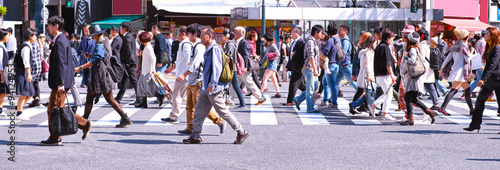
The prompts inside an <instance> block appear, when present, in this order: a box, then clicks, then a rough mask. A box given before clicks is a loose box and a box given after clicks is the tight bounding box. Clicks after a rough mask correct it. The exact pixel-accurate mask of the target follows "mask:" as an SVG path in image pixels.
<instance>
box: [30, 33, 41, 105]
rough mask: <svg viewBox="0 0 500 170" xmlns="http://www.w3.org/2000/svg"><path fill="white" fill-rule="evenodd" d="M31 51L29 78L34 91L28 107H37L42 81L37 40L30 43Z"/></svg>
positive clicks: (39, 47)
mask: <svg viewBox="0 0 500 170" xmlns="http://www.w3.org/2000/svg"><path fill="white" fill-rule="evenodd" d="M35 37H36V36H35ZM31 46H32V47H33V50H32V51H31V52H32V53H33V54H32V58H31V76H32V81H33V87H34V89H35V95H33V101H31V104H30V105H28V107H37V106H40V105H41V104H40V82H41V81H42V60H43V58H42V50H41V46H40V44H39V43H38V40H35V42H33V43H31Z"/></svg>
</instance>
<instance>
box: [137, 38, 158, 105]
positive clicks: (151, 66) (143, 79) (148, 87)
mask: <svg viewBox="0 0 500 170" xmlns="http://www.w3.org/2000/svg"><path fill="white" fill-rule="evenodd" d="M152 37H153V36H152V35H151V34H150V33H148V32H143V33H141V34H140V35H139V41H140V42H141V43H142V44H143V45H144V51H143V52H142V66H141V75H140V76H139V79H138V81H137V99H139V101H138V102H137V104H136V105H135V107H141V108H148V102H147V97H155V96H156V94H157V93H158V85H156V83H155V81H154V78H153V75H154V74H155V72H156V71H155V65H156V56H155V53H154V51H153V46H151V39H152Z"/></svg>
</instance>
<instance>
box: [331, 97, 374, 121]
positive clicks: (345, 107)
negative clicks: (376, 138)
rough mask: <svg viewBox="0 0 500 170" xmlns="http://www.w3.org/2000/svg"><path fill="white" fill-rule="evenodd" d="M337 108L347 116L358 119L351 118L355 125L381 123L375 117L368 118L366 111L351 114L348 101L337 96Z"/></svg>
mask: <svg viewBox="0 0 500 170" xmlns="http://www.w3.org/2000/svg"><path fill="white" fill-rule="evenodd" d="M337 103H338V109H339V110H340V112H342V113H343V114H344V115H345V116H347V117H351V118H353V117H356V118H359V119H351V121H352V122H353V123H354V124H356V125H381V124H382V123H381V122H380V121H378V120H376V119H370V118H371V117H370V116H369V115H368V114H367V113H363V114H361V115H352V114H351V113H349V102H348V101H347V100H346V99H344V98H342V97H339V98H337Z"/></svg>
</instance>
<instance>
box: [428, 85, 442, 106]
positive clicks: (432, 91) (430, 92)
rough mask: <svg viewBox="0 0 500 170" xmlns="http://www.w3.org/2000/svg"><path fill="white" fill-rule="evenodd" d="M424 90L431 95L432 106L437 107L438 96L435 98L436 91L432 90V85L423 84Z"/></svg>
mask: <svg viewBox="0 0 500 170" xmlns="http://www.w3.org/2000/svg"><path fill="white" fill-rule="evenodd" d="M424 87H425V90H427V91H428V92H429V94H430V95H431V99H432V106H438V105H439V101H438V96H437V91H436V89H435V88H434V83H424Z"/></svg>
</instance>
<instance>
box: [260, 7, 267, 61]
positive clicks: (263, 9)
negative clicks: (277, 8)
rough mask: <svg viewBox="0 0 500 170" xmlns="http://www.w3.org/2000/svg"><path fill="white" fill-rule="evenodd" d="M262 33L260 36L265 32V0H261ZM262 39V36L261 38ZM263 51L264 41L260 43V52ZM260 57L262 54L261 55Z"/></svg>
mask: <svg viewBox="0 0 500 170" xmlns="http://www.w3.org/2000/svg"><path fill="white" fill-rule="evenodd" d="M261 29H262V34H261V36H260V37H262V36H264V34H266V3H265V0H262V27H261ZM261 39H262V38H261ZM263 53H264V43H260V54H261V55H262V54H263ZM261 57H262V56H261Z"/></svg>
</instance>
